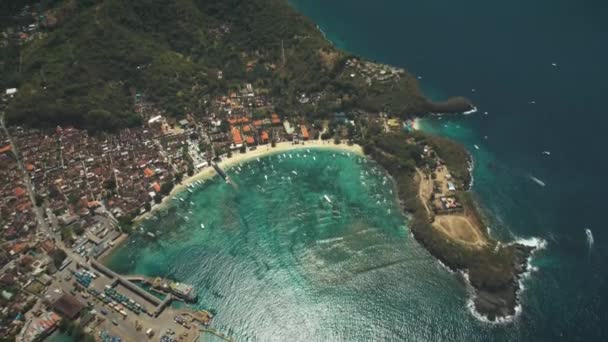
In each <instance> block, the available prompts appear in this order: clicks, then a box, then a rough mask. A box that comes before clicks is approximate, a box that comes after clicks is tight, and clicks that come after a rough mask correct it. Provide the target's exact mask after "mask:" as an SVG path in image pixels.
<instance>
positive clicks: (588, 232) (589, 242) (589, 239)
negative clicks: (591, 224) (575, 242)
mask: <svg viewBox="0 0 608 342" xmlns="http://www.w3.org/2000/svg"><path fill="white" fill-rule="evenodd" d="M585 235H587V245H589V247H591V246H592V245H593V233H591V229H589V228H585Z"/></svg>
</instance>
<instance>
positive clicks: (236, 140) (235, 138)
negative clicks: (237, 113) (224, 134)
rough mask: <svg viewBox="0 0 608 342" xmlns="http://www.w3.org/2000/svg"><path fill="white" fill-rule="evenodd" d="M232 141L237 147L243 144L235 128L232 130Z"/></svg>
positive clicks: (239, 132)
mask: <svg viewBox="0 0 608 342" xmlns="http://www.w3.org/2000/svg"><path fill="white" fill-rule="evenodd" d="M232 141H234V143H235V144H237V145H238V144H241V143H243V138H242V137H241V131H239V129H238V128H236V127H233V128H232Z"/></svg>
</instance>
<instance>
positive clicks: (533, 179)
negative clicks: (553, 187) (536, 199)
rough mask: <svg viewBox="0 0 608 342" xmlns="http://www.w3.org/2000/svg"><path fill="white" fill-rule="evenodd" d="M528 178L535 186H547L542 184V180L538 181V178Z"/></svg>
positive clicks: (530, 176)
mask: <svg viewBox="0 0 608 342" xmlns="http://www.w3.org/2000/svg"><path fill="white" fill-rule="evenodd" d="M528 178H530V180H532V181H533V182H534V183H536V184H538V185H540V186H542V187H545V186H547V184H545V182H543V181H542V180H540V179H538V178H536V177H534V176H532V175H529V176H528Z"/></svg>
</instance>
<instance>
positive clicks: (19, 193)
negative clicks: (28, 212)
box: [13, 186, 25, 197]
mask: <svg viewBox="0 0 608 342" xmlns="http://www.w3.org/2000/svg"><path fill="white" fill-rule="evenodd" d="M13 192H14V193H15V196H17V197H21V196H23V194H25V189H24V188H22V187H19V186H18V187H16V188H15V189H14V190H13Z"/></svg>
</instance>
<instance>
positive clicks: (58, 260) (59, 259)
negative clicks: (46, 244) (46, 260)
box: [49, 248, 68, 267]
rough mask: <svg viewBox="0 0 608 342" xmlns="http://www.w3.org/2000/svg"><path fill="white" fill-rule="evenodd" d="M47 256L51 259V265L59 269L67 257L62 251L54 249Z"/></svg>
mask: <svg viewBox="0 0 608 342" xmlns="http://www.w3.org/2000/svg"><path fill="white" fill-rule="evenodd" d="M49 256H50V257H51V260H53V265H55V267H59V266H61V264H62V263H63V261H64V260H65V258H66V257H67V256H68V255H67V254H66V253H65V251H64V250H63V249H61V248H55V249H53V250H52V251H51V252H50V253H49Z"/></svg>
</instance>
